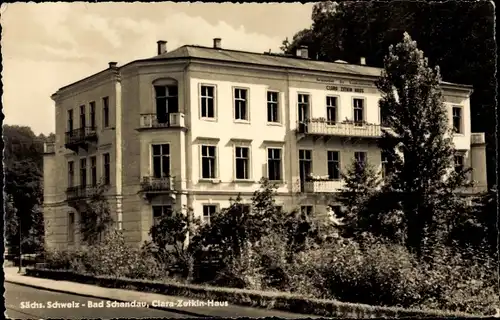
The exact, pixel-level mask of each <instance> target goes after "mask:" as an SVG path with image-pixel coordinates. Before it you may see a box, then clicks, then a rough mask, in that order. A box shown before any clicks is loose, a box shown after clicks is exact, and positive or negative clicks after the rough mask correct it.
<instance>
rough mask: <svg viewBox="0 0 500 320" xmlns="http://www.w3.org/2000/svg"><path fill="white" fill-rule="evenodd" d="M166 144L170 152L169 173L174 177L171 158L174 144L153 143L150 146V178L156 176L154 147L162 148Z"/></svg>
mask: <svg viewBox="0 0 500 320" xmlns="http://www.w3.org/2000/svg"><path fill="white" fill-rule="evenodd" d="M164 144H166V145H168V151H169V153H168V157H169V158H170V159H169V161H168V165H169V168H168V172H169V173H170V175H171V176H172V157H171V153H172V144H171V143H170V142H154V143H151V144H150V145H149V176H150V177H153V176H154V161H153V157H154V154H153V146H162V145H164Z"/></svg>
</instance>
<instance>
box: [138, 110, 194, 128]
mask: <svg viewBox="0 0 500 320" xmlns="http://www.w3.org/2000/svg"><path fill="white" fill-rule="evenodd" d="M184 127H185V123H184V113H179V112H176V113H168V114H166V115H163V116H159V115H157V114H156V113H147V114H141V123H140V128H141V129H148V128H184Z"/></svg>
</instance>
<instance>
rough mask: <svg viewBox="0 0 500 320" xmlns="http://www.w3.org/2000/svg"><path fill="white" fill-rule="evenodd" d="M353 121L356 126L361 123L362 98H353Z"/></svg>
mask: <svg viewBox="0 0 500 320" xmlns="http://www.w3.org/2000/svg"><path fill="white" fill-rule="evenodd" d="M353 104H354V123H355V124H356V125H357V126H361V125H363V120H364V107H365V106H364V100H363V99H354V100H353Z"/></svg>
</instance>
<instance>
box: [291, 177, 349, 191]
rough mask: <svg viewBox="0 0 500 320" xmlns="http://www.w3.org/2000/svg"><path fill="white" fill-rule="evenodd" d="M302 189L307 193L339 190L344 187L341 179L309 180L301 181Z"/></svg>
mask: <svg viewBox="0 0 500 320" xmlns="http://www.w3.org/2000/svg"><path fill="white" fill-rule="evenodd" d="M301 185H302V186H301V191H302V192H306V193H316V192H337V191H339V190H340V188H341V187H342V182H341V180H308V181H303V182H301Z"/></svg>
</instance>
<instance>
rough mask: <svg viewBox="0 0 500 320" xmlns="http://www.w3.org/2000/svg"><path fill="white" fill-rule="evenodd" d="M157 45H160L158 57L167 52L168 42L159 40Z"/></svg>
mask: <svg viewBox="0 0 500 320" xmlns="http://www.w3.org/2000/svg"><path fill="white" fill-rule="evenodd" d="M156 43H157V44H158V52H157V53H158V55H160V54H162V53H165V52H167V41H165V40H159V41H157V42H156Z"/></svg>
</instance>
